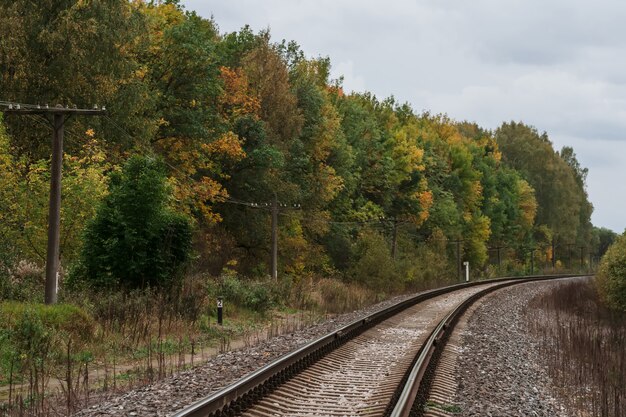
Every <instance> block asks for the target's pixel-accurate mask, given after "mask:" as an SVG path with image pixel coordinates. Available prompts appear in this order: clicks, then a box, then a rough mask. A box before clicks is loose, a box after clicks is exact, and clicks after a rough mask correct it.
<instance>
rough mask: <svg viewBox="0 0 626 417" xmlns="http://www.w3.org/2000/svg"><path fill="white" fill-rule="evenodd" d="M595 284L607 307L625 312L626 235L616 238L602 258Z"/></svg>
mask: <svg viewBox="0 0 626 417" xmlns="http://www.w3.org/2000/svg"><path fill="white" fill-rule="evenodd" d="M596 283H597V286H598V290H599V291H600V294H601V295H602V297H603V298H604V300H605V301H606V303H607V304H608V305H609V306H611V307H612V308H615V309H617V310H621V311H623V312H626V234H623V235H621V236H620V237H618V238H617V240H616V241H615V243H613V244H612V245H611V247H609V249H608V250H607V252H606V254H605V255H604V257H603V258H602V261H601V262H600V270H599V272H598V275H597V277H596Z"/></svg>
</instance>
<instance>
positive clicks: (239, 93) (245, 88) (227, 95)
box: [219, 67, 261, 117]
mask: <svg viewBox="0 0 626 417" xmlns="http://www.w3.org/2000/svg"><path fill="white" fill-rule="evenodd" d="M220 78H221V79H222V82H223V83H224V92H223V93H222V94H221V95H220V97H219V106H220V113H221V114H223V115H224V116H226V117H238V116H242V115H253V116H255V117H258V116H259V112H260V110H261V101H260V100H259V98H258V97H257V96H256V95H253V94H252V92H251V91H250V89H249V83H248V78H247V77H246V74H245V73H244V72H243V70H242V69H241V68H237V69H235V70H233V69H230V68H228V67H221V68H220Z"/></svg>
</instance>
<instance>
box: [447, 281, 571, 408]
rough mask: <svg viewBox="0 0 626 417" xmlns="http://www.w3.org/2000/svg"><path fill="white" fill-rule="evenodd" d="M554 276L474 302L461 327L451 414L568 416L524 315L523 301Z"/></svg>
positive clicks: (545, 287)
mask: <svg viewBox="0 0 626 417" xmlns="http://www.w3.org/2000/svg"><path fill="white" fill-rule="evenodd" d="M572 279H580V278H572ZM559 282H562V280H558V281H557V282H533V283H527V284H520V285H515V286H512V287H509V288H505V289H502V290H499V291H496V292H495V293H493V294H490V295H489V296H487V297H486V298H485V299H484V300H483V301H481V302H480V304H479V305H478V306H477V307H476V309H475V310H474V313H473V314H472V316H471V317H470V318H469V320H468V323H467V326H466V327H465V329H464V331H463V333H462V340H463V345H462V349H461V353H460V355H459V357H458V366H457V369H456V377H457V383H458V390H457V398H456V401H455V402H456V403H457V404H459V407H460V409H461V411H460V413H459V414H455V415H460V416H481V417H482V416H546V417H548V416H550V417H554V416H562V417H568V416H569V414H568V413H567V410H566V409H565V407H564V406H563V405H562V403H561V402H560V401H559V400H558V399H557V397H556V394H555V390H554V389H553V386H552V385H551V380H550V377H549V376H548V371H547V366H546V365H545V363H544V361H543V360H542V358H541V356H540V355H539V353H538V346H539V341H538V340H536V339H534V337H533V336H532V335H531V334H530V332H529V331H528V328H527V326H526V318H525V309H526V306H527V305H528V303H529V301H530V300H532V299H533V298H534V297H535V296H537V295H539V294H540V293H542V292H543V291H547V290H549V289H550V288H553V287H554V286H556V285H559Z"/></svg>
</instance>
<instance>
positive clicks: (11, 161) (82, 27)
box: [0, 0, 614, 290]
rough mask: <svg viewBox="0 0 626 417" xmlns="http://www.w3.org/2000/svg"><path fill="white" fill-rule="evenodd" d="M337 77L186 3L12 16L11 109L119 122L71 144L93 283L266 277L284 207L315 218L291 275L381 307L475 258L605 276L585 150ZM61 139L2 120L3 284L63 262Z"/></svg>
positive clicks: (5, 19)
mask: <svg viewBox="0 0 626 417" xmlns="http://www.w3.org/2000/svg"><path fill="white" fill-rule="evenodd" d="M330 68H331V63H330V60H329V59H328V58H324V57H320V58H309V57H307V56H305V53H304V52H303V51H302V50H301V49H300V47H299V46H298V45H297V44H296V43H295V42H286V41H282V42H274V41H272V39H271V38H270V34H269V32H267V31H261V32H259V33H254V32H253V31H252V30H251V29H250V28H249V27H247V26H246V27H243V28H242V29H241V30H240V31H238V32H233V33H225V34H222V33H220V31H219V28H218V26H217V23H216V22H215V21H213V20H207V19H204V18H202V17H200V16H198V15H197V14H196V13H194V12H186V11H184V10H183V9H182V8H181V7H180V6H179V5H178V4H177V2H175V1H164V2H160V1H157V2H146V1H134V2H129V1H127V0H107V1H104V0H94V1H90V2H82V1H72V0H67V1H53V0H45V1H42V2H40V3H39V5H38V7H33V4H32V2H30V1H26V0H15V1H4V0H3V1H0V100H6V101H16V102H23V103H33V104H36V103H41V104H45V103H49V104H50V105H55V104H57V103H60V104H63V105H74V104H76V105H79V106H91V105H93V104H98V105H100V106H103V105H104V106H106V108H107V109H108V115H107V116H106V117H102V118H89V119H81V118H80V117H75V118H72V119H70V120H69V121H68V122H67V126H66V148H65V149H66V156H65V167H64V182H63V198H64V200H63V212H62V235H61V241H62V248H61V253H62V255H61V256H62V265H63V266H64V267H65V268H66V270H67V269H70V268H72V267H74V268H75V270H78V271H80V274H82V276H84V277H86V278H89V279H92V280H93V281H94V282H97V283H100V284H102V285H127V286H141V285H146V284H148V283H152V284H154V283H155V282H156V283H162V282H168V281H169V280H170V279H171V276H172V275H175V274H176V273H177V271H175V270H171V265H172V264H174V265H176V266H178V265H183V264H184V263H185V262H184V261H185V260H187V259H189V256H190V254H191V253H193V254H194V256H193V258H194V261H193V266H192V267H193V268H196V269H202V270H207V271H210V272H211V273H213V274H216V275H217V274H219V273H220V271H222V270H223V268H225V267H226V266H227V265H228V267H229V268H230V269H235V270H237V271H238V272H240V273H241V274H242V275H247V276H264V275H267V274H268V268H269V259H270V234H271V230H270V226H271V213H270V210H269V209H268V204H272V203H273V202H274V201H277V202H279V203H280V204H284V205H291V206H293V204H299V205H300V208H301V209H300V210H281V211H280V213H279V216H278V224H279V226H278V234H279V242H280V245H279V256H280V262H279V270H280V274H281V275H282V276H288V277H292V279H298V278H297V277H300V276H304V275H317V276H339V277H341V278H342V279H344V280H347V281H357V282H363V283H364V284H365V285H367V286H369V287H371V288H373V289H380V290H382V289H386V288H389V287H392V288H393V287H397V288H403V287H404V286H406V285H410V284H411V283H414V282H417V281H420V280H432V279H436V278H437V276H439V275H447V276H452V277H454V276H455V274H456V261H457V253H456V251H457V247H458V248H459V249H460V254H459V256H460V257H461V258H462V259H463V260H467V261H469V262H470V264H471V265H472V266H473V268H475V269H476V270H479V271H482V272H484V273H485V274H489V273H493V268H494V267H493V264H495V263H496V253H497V254H498V257H499V256H500V252H502V253H504V254H505V255H506V256H504V258H505V261H504V265H501V271H505V270H506V268H509V270H513V269H515V268H517V269H523V268H528V263H529V262H530V256H531V255H530V254H531V253H532V256H533V260H534V262H537V265H539V263H540V262H543V264H549V263H550V262H551V261H552V257H553V250H555V251H556V260H557V261H558V264H559V266H570V267H571V266H577V265H578V254H579V251H580V250H581V249H580V248H583V249H582V251H583V252H584V254H583V255H584V256H583V258H584V262H583V263H584V265H583V266H586V267H588V266H589V260H590V259H593V256H597V255H601V254H602V252H603V251H605V250H606V248H607V246H608V244H609V243H610V242H611V241H612V239H613V238H614V234H613V233H612V232H611V231H608V230H606V229H597V228H594V227H593V225H592V224H591V221H590V217H591V213H592V211H593V206H592V204H591V203H590V202H589V200H588V195H587V191H586V183H585V181H586V176H587V169H586V168H583V167H581V165H580V163H579V162H578V160H577V158H576V154H575V153H574V150H573V149H572V148H570V147H564V148H563V149H562V150H560V151H556V150H555V149H554V148H553V146H552V143H551V141H550V139H549V137H548V135H547V134H546V133H540V132H538V131H537V130H536V129H535V128H533V127H531V126H528V125H525V124H524V123H518V122H509V123H503V124H502V125H501V126H500V127H499V128H498V129H496V130H495V131H490V130H486V129H483V128H481V127H480V126H477V125H476V124H475V123H470V122H459V121H455V120H451V119H450V118H448V117H447V116H445V115H436V114H430V113H428V112H425V113H416V112H415V111H414V110H413V109H412V108H411V107H410V106H409V105H408V104H404V103H399V102H397V101H396V100H395V99H394V98H393V97H391V98H386V99H379V98H377V97H375V96H374V95H373V94H371V93H368V92H353V93H349V94H348V93H346V92H345V91H344V90H343V88H342V80H340V79H339V80H333V79H331V78H330V75H329V74H330ZM49 137H50V127H49V126H48V125H47V124H46V122H45V121H44V120H42V118H41V117H39V116H31V117H28V118H14V117H11V116H8V115H7V116H5V117H3V119H2V125H1V126H0V182H1V184H2V187H0V269H2V271H5V275H6V271H11V270H12V269H13V268H14V267H15V265H16V264H17V263H18V262H20V261H24V260H28V261H30V262H34V263H39V264H41V263H43V262H44V259H45V240H46V205H47V189H48V185H47V181H48V175H49V174H48V170H47V166H48V159H49V152H50V151H49ZM138 155H144V157H143V158H142V157H140V156H138ZM129 158H130V160H129ZM127 161H128V162H127ZM133 178H135V179H136V180H137V181H139V182H136V183H133V182H132V181H133ZM138 185H139V186H138ZM150 187H152V188H150ZM148 190H150V192H148ZM133 201H136V203H133ZM124 210H127V212H124ZM175 213H177V214H175ZM146 230H148V231H149V233H148V232H146ZM135 232H136V233H135ZM165 235H167V236H170V237H171V236H174V237H173V239H175V240H173V241H168V242H169V243H168V244H163V245H160V244H159V242H161V243H163V241H162V236H165ZM191 238H192V239H193V250H192V249H191V246H189V247H187V244H186V243H185V242H186V241H187V239H191ZM176 239H179V240H176ZM172 242H176V244H175V245H174V244H172ZM168 245H169V246H168ZM152 249H158V250H152ZM178 249H180V251H182V252H184V253H182V252H180V253H179V252H176V251H177V250H178ZM572 250H573V251H574V254H575V255H574V256H573V257H572ZM107 251H108V252H107ZM590 255H591V256H590ZM138 256H140V257H144V258H142V259H141V260H138V259H137V257H138ZM172 260H174V261H172ZM170 261H172V262H173V263H170ZM120 262H122V264H120ZM168 263H169V265H170V267H168V266H166V265H168ZM564 264H565V265H564ZM128 265H131V266H132V268H130V269H129V268H127V266H128ZM141 265H143V266H141ZM490 265H491V266H490ZM151 268H152V269H151ZM159 268H160V269H159ZM168 268H170V269H168ZM490 271H491V272H490ZM0 275H2V272H0ZM155 280H156V281H155Z"/></svg>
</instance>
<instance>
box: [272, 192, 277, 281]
mask: <svg viewBox="0 0 626 417" xmlns="http://www.w3.org/2000/svg"><path fill="white" fill-rule="evenodd" d="M272 279H274V280H278V199H277V197H276V195H274V201H272Z"/></svg>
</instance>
